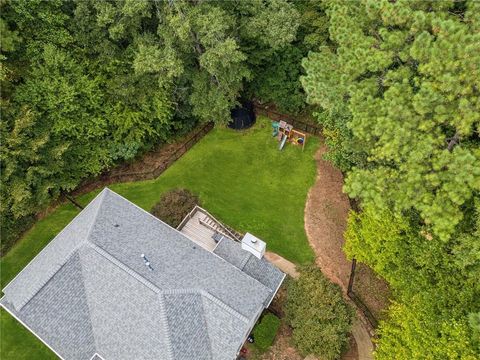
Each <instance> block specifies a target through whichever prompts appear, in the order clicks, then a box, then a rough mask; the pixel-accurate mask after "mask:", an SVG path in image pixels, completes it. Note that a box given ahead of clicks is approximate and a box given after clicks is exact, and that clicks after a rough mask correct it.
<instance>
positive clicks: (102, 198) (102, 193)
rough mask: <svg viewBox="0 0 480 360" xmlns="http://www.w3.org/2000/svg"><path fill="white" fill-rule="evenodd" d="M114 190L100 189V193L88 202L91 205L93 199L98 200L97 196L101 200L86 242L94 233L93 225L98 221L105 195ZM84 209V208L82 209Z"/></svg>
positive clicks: (86, 236)
mask: <svg viewBox="0 0 480 360" xmlns="http://www.w3.org/2000/svg"><path fill="white" fill-rule="evenodd" d="M111 192H112V190H110V189H109V188H107V187H106V188H104V189H103V190H102V191H100V193H99V194H98V195H97V196H96V197H95V198H94V199H93V200H92V201H91V202H90V203H89V204H88V205H90V204H91V203H92V202H93V201H95V200H97V197H98V200H97V201H99V204H98V207H97V208H96V209H95V212H94V214H93V217H92V223H91V224H90V227H89V228H88V231H87V235H85V242H89V240H88V239H89V238H90V235H91V234H92V231H93V225H95V223H96V222H97V217H98V213H99V212H100V208H101V207H102V204H103V201H104V200H105V195H106V194H107V193H111ZM82 211H83V210H82Z"/></svg>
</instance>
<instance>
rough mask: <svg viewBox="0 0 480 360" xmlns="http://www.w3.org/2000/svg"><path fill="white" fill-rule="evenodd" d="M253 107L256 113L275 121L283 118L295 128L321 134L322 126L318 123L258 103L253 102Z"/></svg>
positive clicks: (312, 133)
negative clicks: (310, 122)
mask: <svg viewBox="0 0 480 360" xmlns="http://www.w3.org/2000/svg"><path fill="white" fill-rule="evenodd" d="M254 109H255V113H256V114H257V115H264V116H266V117H268V118H269V119H271V120H275V121H279V120H285V121H286V122H288V123H289V124H291V125H293V127H294V128H295V129H298V130H302V131H305V132H306V133H309V134H311V135H321V133H322V127H321V126H319V125H315V124H309V123H307V122H305V121H302V120H299V119H295V118H294V117H292V116H290V115H286V114H282V113H279V112H278V111H275V110H271V109H269V108H268V107H265V106H262V105H260V104H258V103H254Z"/></svg>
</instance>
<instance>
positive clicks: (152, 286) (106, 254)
mask: <svg viewBox="0 0 480 360" xmlns="http://www.w3.org/2000/svg"><path fill="white" fill-rule="evenodd" d="M86 245H88V246H89V247H91V248H92V249H93V250H95V251H96V252H97V253H98V254H100V255H101V256H103V257H104V258H105V259H107V260H108V261H110V262H112V263H113V264H114V265H116V266H117V267H119V268H120V269H121V270H123V271H125V272H126V273H127V274H128V275H130V276H132V277H133V278H134V279H136V280H137V281H139V282H141V283H142V284H143V285H145V286H146V287H148V288H149V289H150V290H152V291H153V292H155V293H157V294H160V293H161V292H162V290H161V289H160V288H159V287H157V286H156V285H155V284H153V283H152V282H150V281H149V280H147V279H145V278H144V277H143V276H142V275H140V274H139V273H137V272H136V271H135V270H133V269H131V268H129V267H128V266H127V265H125V264H124V263H123V262H121V261H120V260H118V259H117V258H116V257H114V256H113V255H112V254H110V253H109V252H108V251H106V250H104V249H102V248H101V247H100V246H98V245H97V244H94V243H92V242H87V243H86Z"/></svg>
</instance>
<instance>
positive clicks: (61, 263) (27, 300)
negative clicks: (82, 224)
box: [15, 244, 83, 311]
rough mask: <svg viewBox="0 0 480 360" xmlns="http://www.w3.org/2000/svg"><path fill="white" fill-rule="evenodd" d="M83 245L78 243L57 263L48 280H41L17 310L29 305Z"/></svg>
mask: <svg viewBox="0 0 480 360" xmlns="http://www.w3.org/2000/svg"><path fill="white" fill-rule="evenodd" d="M82 245H83V244H78V245H77V246H75V247H74V248H73V249H72V250H71V251H70V253H69V254H68V256H67V257H65V258H64V259H63V260H62V262H60V263H57V264H56V265H55V266H54V267H53V270H52V271H50V272H49V273H48V276H47V277H46V280H45V281H42V282H40V283H39V285H38V286H36V287H35V288H34V290H33V291H32V293H31V294H30V295H29V296H27V297H26V298H25V299H24V300H23V301H22V303H21V304H20V305H19V306H18V308H17V307H15V310H16V311H21V310H22V308H23V307H24V306H25V305H27V304H28V303H29V302H30V301H31V300H32V299H33V298H34V297H35V295H37V294H38V293H39V292H40V290H42V289H43V287H44V286H45V285H47V284H48V283H49V282H50V281H51V280H52V278H53V277H54V276H55V274H56V273H58V272H59V271H60V270H61V269H62V268H63V267H64V266H65V265H66V264H67V262H68V261H69V260H70V259H71V258H72V256H73V255H74V254H75V253H76V252H77V250H78V249H79V248H80V247H81V246H82Z"/></svg>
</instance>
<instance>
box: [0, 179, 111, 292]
mask: <svg viewBox="0 0 480 360" xmlns="http://www.w3.org/2000/svg"><path fill="white" fill-rule="evenodd" d="M105 189H107V190H108V191H110V192H112V190H110V189H108V188H105ZM105 189H103V190H102V191H101V192H100V193H99V194H98V195H97V196H95V197H94V198H93V199H92V201H90V202H89V203H88V204H87V206H85V208H84V209H82V210H80V211H79V213H78V214H77V215H75V216H74V218H73V219H72V220H70V221H69V222H68V224H67V225H65V227H64V228H63V229H62V230H61V231H60V232H59V233H58V234H57V235H55V236H54V237H53V239H52V240H50V241H49V242H48V244H47V245H45V246H44V247H43V248H42V249H41V251H39V252H38V254H37V255H35V256H34V257H33V258H32V260H30V261H29V262H28V264H27V265H25V267H24V268H23V269H22V270H20V272H19V273H18V274H17V275H15V277H14V278H13V279H12V280H10V282H9V283H8V284H7V285H5V286H4V287H3V289H2V290H3V293H6V292H5V290H6V289H7V288H8V287H9V286H10V285H11V284H13V283H14V282H15V280H16V279H17V278H18V277H19V276H20V275H21V274H22V273H23V272H24V271H25V269H27V268H28V267H29V265H30V264H32V263H33V262H34V261H35V260H36V259H38V258H39V257H40V256H41V254H42V253H43V252H44V251H45V250H47V249H48V248H50V247H52V246H54V244H55V240H56V239H57V238H58V237H59V236H60V235H61V234H62V233H64V232H65V231H67V229H68V228H69V226H70V225H71V224H72V223H73V222H74V221H75V220H76V219H77V218H78V217H79V216H81V215H82V214H84V211H85V210H87V209H88V207H89V206H91V205H93V204H94V202H95V200H97V198H99V199H100V198H102V197H103V194H104V192H105ZM100 205H101V204H100ZM99 207H100V206H99ZM97 214H98V209H96V210H95V216H94V217H93V219H92V224H93V223H94V222H95V219H96V217H97ZM87 235H89V232H88V233H87ZM85 240H86V239H84V241H85ZM84 241H83V242H80V244H79V246H78V247H77V248H79V247H80V245H82V244H83V243H84ZM70 255H71V254H70ZM54 274H55V273H54Z"/></svg>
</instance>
